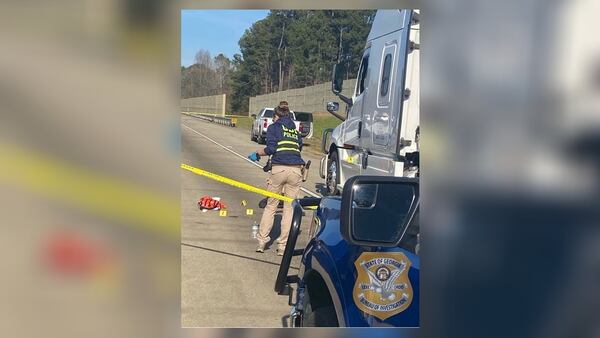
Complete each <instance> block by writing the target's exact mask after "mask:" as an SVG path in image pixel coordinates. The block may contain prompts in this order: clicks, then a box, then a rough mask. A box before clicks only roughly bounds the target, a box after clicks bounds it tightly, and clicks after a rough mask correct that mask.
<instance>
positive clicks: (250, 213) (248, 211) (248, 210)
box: [246, 209, 254, 216]
mask: <svg viewBox="0 0 600 338" xmlns="http://www.w3.org/2000/svg"><path fill="white" fill-rule="evenodd" d="M246 215H248V216H250V215H254V209H246Z"/></svg>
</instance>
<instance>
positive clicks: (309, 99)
mask: <svg viewBox="0 0 600 338" xmlns="http://www.w3.org/2000/svg"><path fill="white" fill-rule="evenodd" d="M355 84H356V79H350V80H346V81H344V85H343V88H344V90H343V91H342V93H343V94H344V95H346V96H348V97H350V96H352V93H353V92H354V85H355ZM282 100H285V101H287V102H288V103H289V105H290V109H291V110H295V111H305V112H311V113H314V112H324V111H327V110H326V109H325V108H326V107H325V106H326V105H327V102H329V101H337V102H339V103H340V111H342V112H343V111H345V109H346V107H345V106H346V105H345V103H343V102H342V101H341V100H340V98H339V97H337V96H335V95H334V94H333V93H332V92H331V82H326V83H322V84H318V85H315V86H309V87H304V88H296V89H290V90H284V91H281V92H276V93H271V94H265V95H259V96H255V97H251V98H250V103H249V109H250V111H249V112H248V115H250V114H257V113H258V112H259V111H260V110H261V109H262V108H264V107H275V106H277V105H278V104H279V101H282Z"/></svg>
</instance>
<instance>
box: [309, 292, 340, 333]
mask: <svg viewBox="0 0 600 338" xmlns="http://www.w3.org/2000/svg"><path fill="white" fill-rule="evenodd" d="M302 326H303V327H338V326H339V324H338V321H337V317H336V315H335V308H334V307H333V306H323V307H319V308H316V309H314V310H313V309H312V306H311V305H310V299H308V297H307V298H306V299H305V304H304V314H303V316H302Z"/></svg>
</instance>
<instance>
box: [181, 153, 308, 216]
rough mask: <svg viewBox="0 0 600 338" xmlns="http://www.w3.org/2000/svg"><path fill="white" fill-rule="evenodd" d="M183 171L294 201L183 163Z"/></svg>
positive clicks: (285, 200)
mask: <svg viewBox="0 0 600 338" xmlns="http://www.w3.org/2000/svg"><path fill="white" fill-rule="evenodd" d="M181 169H185V170H188V171H191V172H193V173H194V174H198V175H200V176H204V177H208V178H210V179H213V180H215V181H219V182H221V183H225V184H229V185H232V186H234V187H236V188H240V189H244V190H248V191H252V192H255V193H257V194H260V195H263V196H267V197H272V198H276V199H278V200H281V201H284V202H292V201H293V200H294V199H293V198H291V197H287V196H283V195H279V194H276V193H274V192H271V191H268V190H265V189H261V188H257V187H255V186H252V185H249V184H246V183H242V182H238V181H236V180H232V179H231V178H227V177H223V176H220V175H217V174H213V173H211V172H208V171H206V170H202V169H198V168H195V167H192V166H191V165H187V164H183V163H182V164H181ZM306 208H307V209H314V207H306Z"/></svg>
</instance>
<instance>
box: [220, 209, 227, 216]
mask: <svg viewBox="0 0 600 338" xmlns="http://www.w3.org/2000/svg"><path fill="white" fill-rule="evenodd" d="M219 216H221V217H227V210H225V209H222V210H219Z"/></svg>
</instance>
